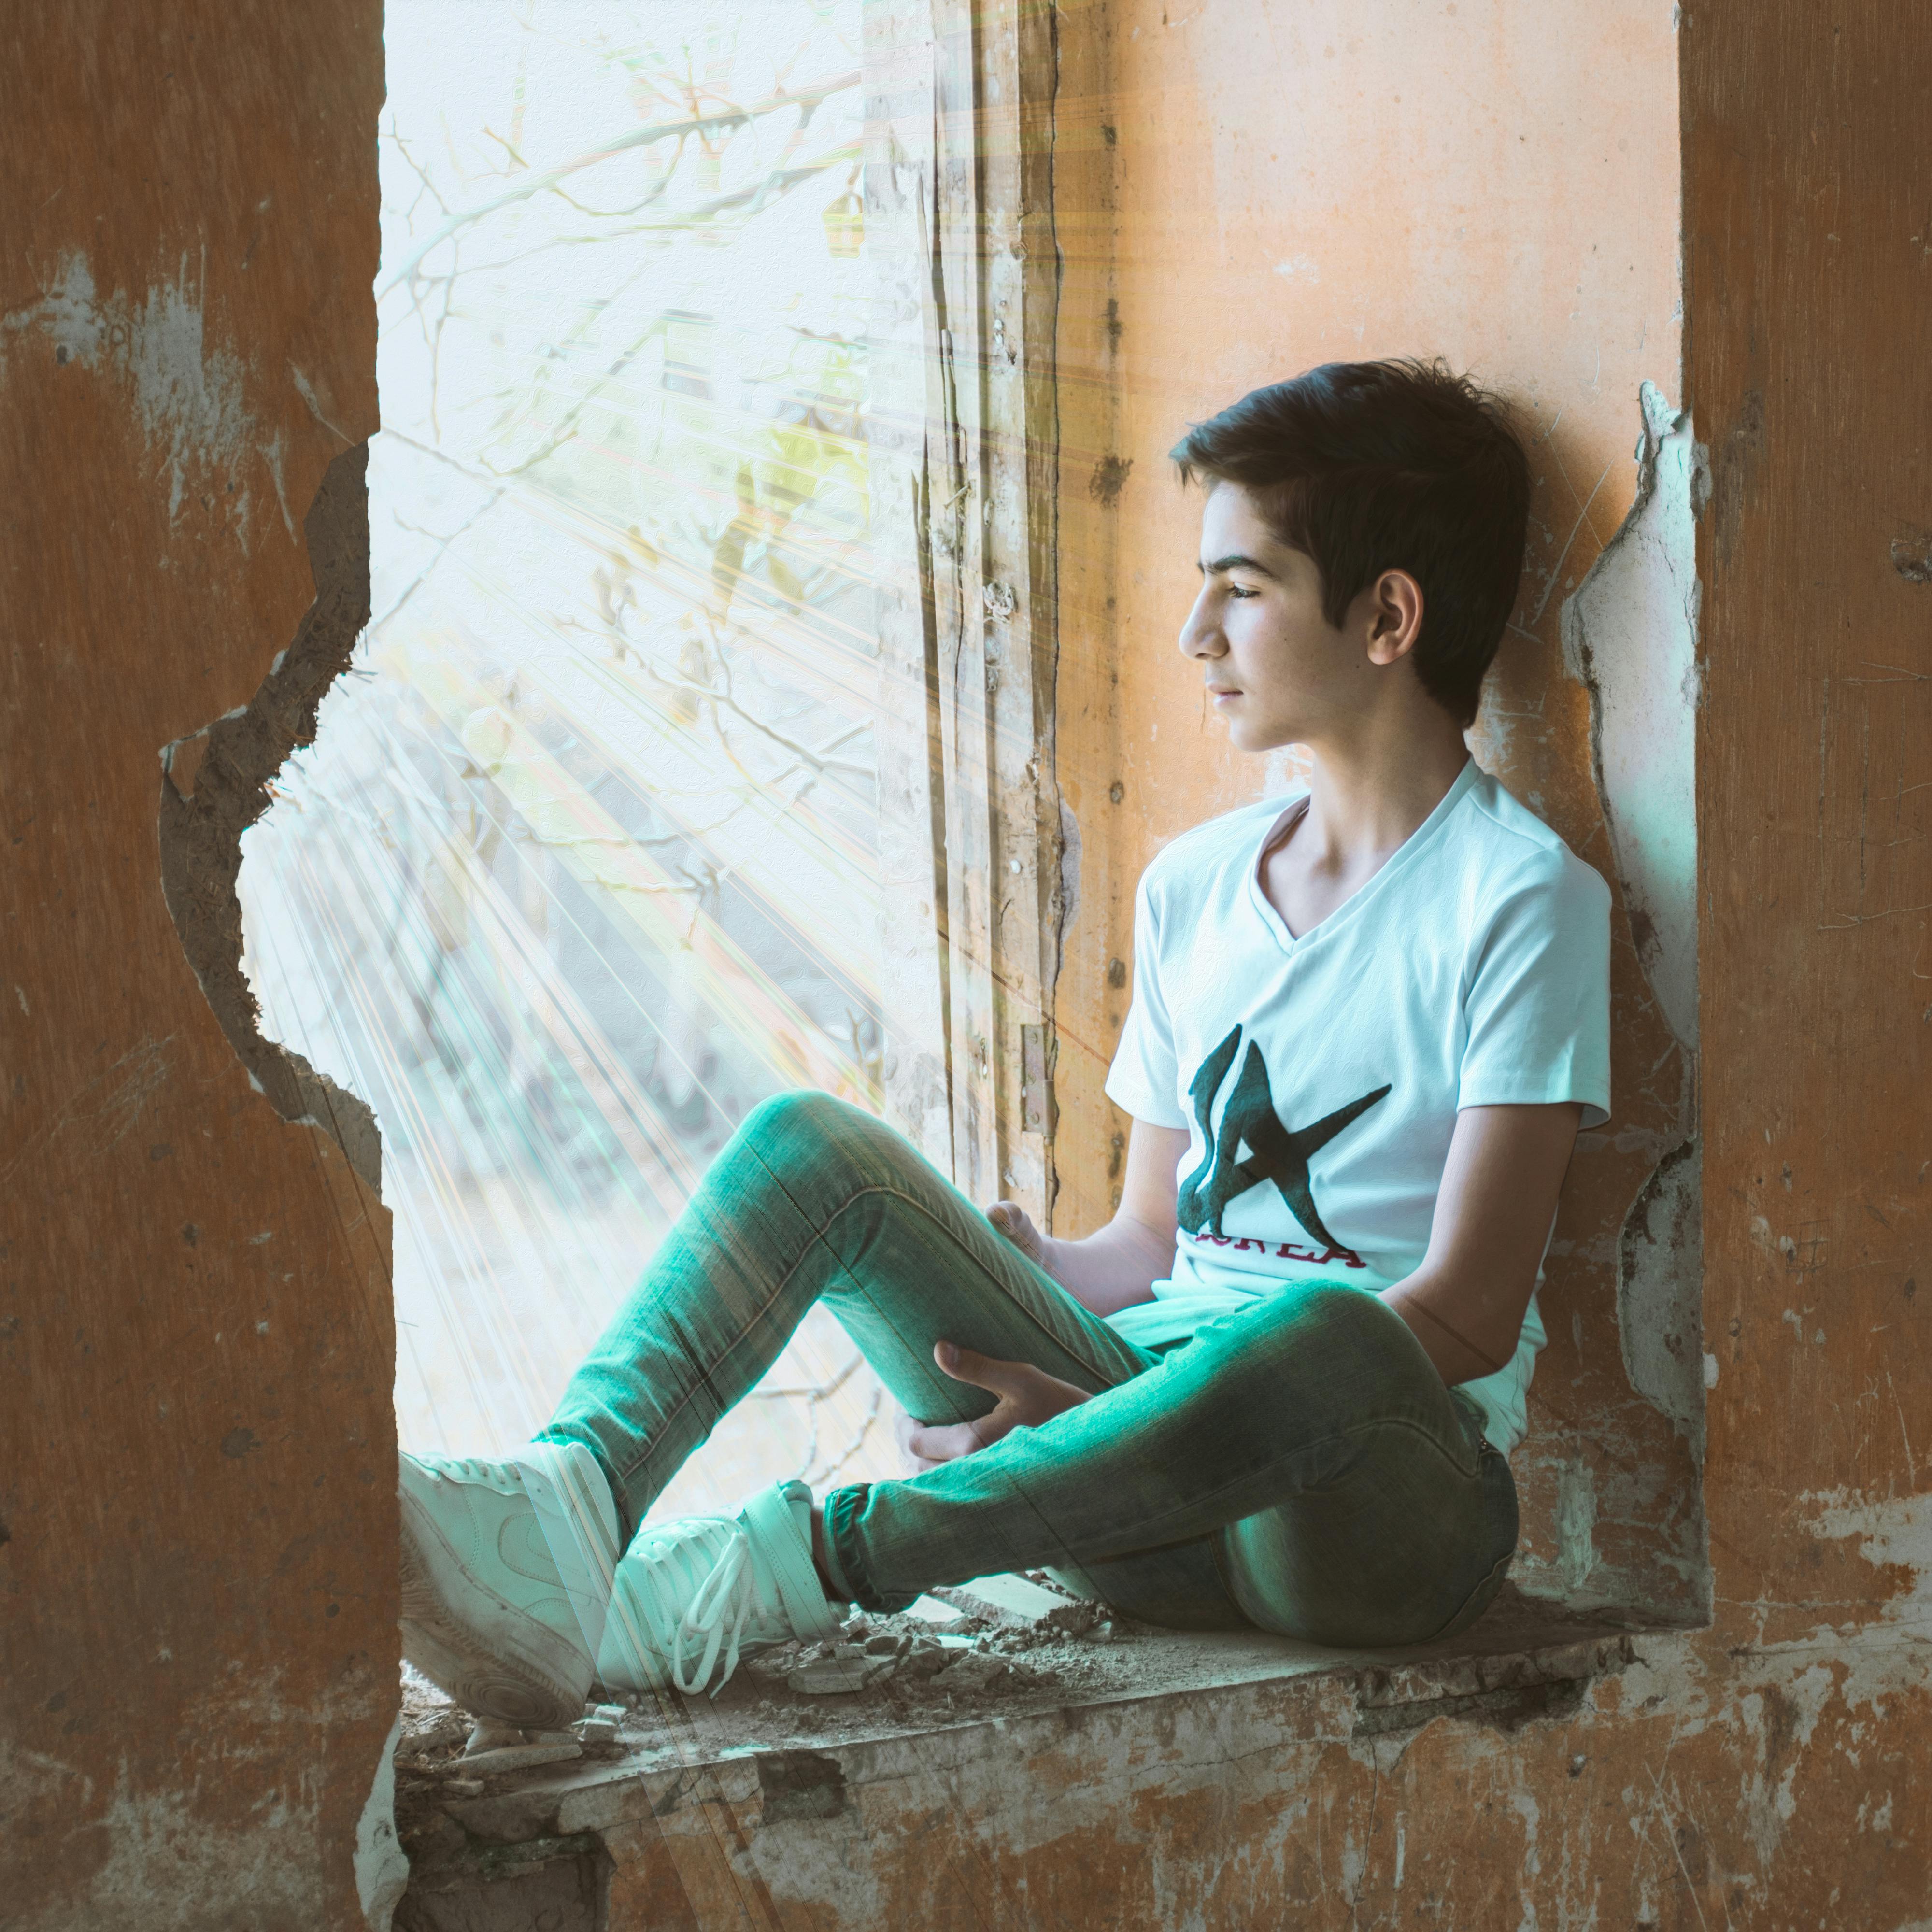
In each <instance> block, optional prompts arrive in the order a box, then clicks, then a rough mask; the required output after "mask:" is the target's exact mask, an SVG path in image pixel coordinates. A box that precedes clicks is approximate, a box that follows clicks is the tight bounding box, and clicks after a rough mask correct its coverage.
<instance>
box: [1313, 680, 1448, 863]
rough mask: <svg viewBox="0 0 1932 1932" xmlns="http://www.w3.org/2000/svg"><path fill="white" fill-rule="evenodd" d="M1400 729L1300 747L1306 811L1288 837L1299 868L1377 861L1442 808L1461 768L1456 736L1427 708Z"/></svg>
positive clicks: (1438, 712) (1436, 710)
mask: <svg viewBox="0 0 1932 1932" xmlns="http://www.w3.org/2000/svg"><path fill="white" fill-rule="evenodd" d="M1377 722H1379V723H1385V722H1386V721H1377ZM1403 724H1404V725H1405V726H1406V728H1403V729H1400V730H1389V729H1387V728H1384V729H1381V730H1377V729H1374V728H1373V727H1371V728H1370V729H1367V730H1363V731H1361V732H1359V733H1357V734H1355V736H1352V738H1350V739H1347V740H1343V741H1331V742H1327V743H1324V744H1320V745H1310V747H1309V750H1310V753H1311V754H1312V758H1313V769H1312V770H1311V772H1310V777H1309V784H1308V789H1309V801H1308V809H1307V812H1306V813H1305V814H1303V816H1302V817H1301V820H1300V822H1299V823H1298V825H1297V826H1296V827H1295V833H1294V838H1295V842H1296V844H1298V845H1299V846H1301V854H1300V856H1301V860H1302V862H1303V863H1304V864H1307V863H1310V862H1313V863H1314V864H1316V865H1320V866H1321V867H1322V869H1324V870H1325V871H1327V870H1333V871H1338V872H1347V871H1352V870H1353V869H1354V868H1355V867H1356V866H1358V865H1361V864H1362V863H1364V862H1379V861H1380V860H1381V859H1385V858H1386V857H1387V856H1388V855H1389V853H1391V852H1393V851H1394V850H1395V849H1396V848H1397V847H1398V846H1400V844H1403V842H1404V841H1406V839H1408V838H1410V837H1411V836H1412V835H1413V834H1414V833H1415V831H1416V830H1417V829H1418V827H1419V826H1421V824H1422V823H1423V821H1424V820H1425V819H1427V817H1428V816H1429V814H1430V813H1431V812H1432V811H1434V810H1435V809H1436V807H1437V805H1440V804H1441V803H1442V800H1443V799H1444V797H1445V796H1446V795H1447V794H1448V790H1449V788H1450V787H1451V785H1453V784H1454V783H1455V782H1456V780H1457V778H1458V777H1459V776H1460V774H1461V772H1462V769H1463V766H1465V765H1466V763H1468V762H1469V747H1468V745H1466V744H1465V743H1464V742H1463V733H1462V730H1461V728H1460V727H1459V726H1458V725H1457V723H1456V722H1455V721H1454V719H1453V718H1451V716H1450V715H1449V714H1448V712H1446V711H1444V710H1442V709H1441V708H1440V707H1439V706H1437V705H1436V704H1434V703H1430V706H1429V708H1428V711H1427V712H1426V713H1424V714H1423V715H1421V716H1415V715H1412V716H1411V717H1410V718H1408V719H1406V720H1404V721H1403Z"/></svg>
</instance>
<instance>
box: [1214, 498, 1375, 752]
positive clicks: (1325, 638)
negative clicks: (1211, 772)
mask: <svg viewBox="0 0 1932 1932" xmlns="http://www.w3.org/2000/svg"><path fill="white" fill-rule="evenodd" d="M1367 594H1368V593H1367V592H1365V593H1364V595H1365V596H1366V595H1367ZM1356 614H1357V613H1355V611H1354V610H1351V611H1350V612H1349V615H1348V616H1347V617H1346V618H1345V619H1344V620H1343V621H1344V628H1343V629H1341V630H1339V631H1338V630H1337V629H1335V628H1334V627H1333V626H1332V625H1331V624H1330V623H1329V622H1328V619H1327V618H1326V617H1325V616H1323V615H1322V577H1321V573H1320V571H1318V570H1317V569H1316V567H1315V560H1314V559H1313V557H1310V556H1307V554H1306V553H1304V552H1303V551H1301V550H1294V549H1291V548H1290V547H1289V545H1288V544H1285V543H1283V541H1282V540H1281V538H1280V537H1278V536H1277V535H1275V533H1274V531H1273V529H1271V527H1270V526H1269V524H1268V520H1267V519H1266V518H1265V517H1264V516H1263V515H1262V512H1261V511H1260V509H1259V507H1258V505H1256V502H1255V499H1254V498H1253V496H1250V493H1248V491H1247V490H1245V489H1244V487H1242V486H1241V484H1238V483H1217V484H1215V485H1214V487H1213V489H1211V490H1210V491H1209V492H1208V501H1207V504H1206V506H1205V508H1203V510H1202V514H1201V594H1200V595H1199V596H1198V597H1196V598H1195V600H1194V608H1193V610H1191V611H1190V612H1189V613H1188V616H1187V622H1186V623H1185V624H1184V625H1182V626H1181V640H1180V642H1181V651H1182V652H1183V654H1184V655H1186V656H1187V657H1190V658H1193V659H1194V661H1196V663H1197V664H1199V666H1200V667H1201V672H1202V677H1203V679H1205V682H1206V684H1207V687H1208V702H1209V703H1210V704H1211V706H1213V708H1214V710H1215V712H1217V714H1218V715H1220V716H1221V717H1222V718H1225V719H1226V721H1227V725H1228V736H1229V741H1230V742H1232V744H1233V745H1234V746H1235V749H1236V750H1237V751H1269V750H1271V749H1272V748H1274V746H1276V745H1288V744H1313V745H1319V744H1321V743H1322V742H1324V741H1325V740H1327V739H1330V738H1331V737H1333V736H1334V735H1335V734H1336V733H1337V731H1338V730H1340V731H1342V732H1344V733H1346V731H1347V730H1348V728H1349V725H1350V724H1351V723H1352V722H1353V721H1355V720H1357V719H1358V718H1360V717H1361V714H1362V712H1364V709H1365V708H1366V707H1367V706H1371V705H1373V703H1375V701H1376V699H1377V697H1379V695H1380V691H1379V688H1378V685H1379V673H1381V671H1382V668H1383V667H1382V666H1381V665H1379V664H1377V663H1376V661H1375V659H1376V656H1378V655H1380V653H1379V652H1373V651H1372V649H1370V648H1368V647H1367V646H1368V639H1367V636H1366V634H1364V635H1362V636H1358V635H1357V634H1356V631H1358V629H1363V630H1364V631H1365V627H1364V626H1358V625H1356V624H1355V621H1354V620H1355V616H1356Z"/></svg>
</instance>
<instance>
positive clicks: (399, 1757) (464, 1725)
mask: <svg viewBox="0 0 1932 1932" xmlns="http://www.w3.org/2000/svg"><path fill="white" fill-rule="evenodd" d="M405 1722H406V1723H407V1717H406V1718H405ZM468 1736H469V1721H468V1720H467V1719H466V1718H464V1717H463V1715H462V1713H461V1712H458V1711H455V1710H452V1709H447V1708H446V1709H443V1710H440V1711H437V1712H434V1714H433V1715H431V1718H430V1719H429V1721H428V1723H427V1724H424V1725H423V1726H422V1727H421V1728H420V1729H419V1730H405V1731H404V1733H403V1735H402V1736H401V1737H400V1738H398V1739H397V1740H396V1762H397V1763H398V1764H408V1763H411V1762H412V1761H413V1760H415V1759H417V1758H424V1757H440V1755H441V1754H443V1752H445V1751H454V1750H455V1748H457V1747H458V1745H461V1744H462V1743H463V1741H464V1740H465V1739H466V1738H467V1737H468Z"/></svg>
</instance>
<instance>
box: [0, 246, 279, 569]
mask: <svg viewBox="0 0 1932 1932" xmlns="http://www.w3.org/2000/svg"><path fill="white" fill-rule="evenodd" d="M206 280H207V276H206V265H205V262H203V263H200V264H199V266H191V265H190V262H189V260H187V257H182V258H181V260H180V261H179V262H178V263H177V265H176V266H175V271H174V272H173V274H172V275H170V276H169V277H167V278H165V279H163V280H162V281H157V282H156V283H154V284H153V285H152V286H151V287H149V288H148V289H147V290H145V292H144V293H142V294H141V295H140V296H132V297H130V296H129V295H128V294H127V292H126V291H125V290H120V289H117V290H115V292H114V293H113V294H112V295H109V296H103V295H101V293H99V291H98V290H97V289H96V287H95V280H94V272H93V269H92V267H91V266H90V265H89V260H88V258H87V257H86V255H85V254H80V253H77V252H76V253H70V254H65V255H64V256H62V257H61V259H60V261H59V263H58V266H57V267H56V269H55V271H54V272H53V274H52V276H51V277H50V278H49V280H48V281H47V282H46V285H45V290H44V293H43V294H42V296H41V297H40V300H39V301H38V302H34V303H31V304H29V305H26V306H25V307H23V308H17V309H15V310H13V311H10V312H9V313H8V314H6V315H5V316H4V317H0V385H5V384H6V383H10V382H13V381H17V380H20V378H21V377H22V376H23V374H24V373H25V371H26V354H27V349H28V343H29V341H30V340H37V342H38V343H39V344H40V345H41V346H42V347H44V348H45V349H46V350H49V351H50V352H51V359H52V365H53V368H52V371H50V372H48V373H49V374H52V375H53V376H55V377H58V371H61V370H62V369H64V368H68V367H69V366H70V365H72V366H77V367H79V368H84V369H88V370H90V371H94V372H95V373H96V374H100V373H103V372H109V373H112V374H114V375H115V376H117V377H119V378H121V380H123V381H124V382H125V383H127V386H129V388H130V390H131V392H132V399H133V408H134V413H135V417H136V421H137V422H138V423H139V426H140V429H141V434H142V438H143V440H145V443H146V445H147V447H148V450H149V451H150V452H151V453H154V454H155V455H157V456H158V458H159V460H158V463H157V467H156V469H155V472H154V473H155V475H156V476H157V478H160V479H162V480H164V481H165V483H166V489H167V514H168V520H169V523H178V522H179V520H180V519H181V514H182V511H183V509H184V507H185V506H186V505H187V502H188V499H190V497H191V496H192V497H196V498H199V499H200V501H201V503H202V507H203V508H205V509H211V510H218V512H219V516H220V520H221V522H222V523H224V524H225V525H226V527H227V528H228V529H230V530H231V531H232V532H233V534H234V535H235V538H236V541H237V542H238V543H239V544H240V545H241V547H242V553H243V554H244V555H246V554H247V553H248V550H249V548H250V547H251V544H252V542H253V541H254V536H255V534H256V529H255V526H256V524H257V522H258V521H259V520H260V512H259V511H257V508H256V507H255V501H254V487H253V478H254V469H255V466H256V465H257V463H258V462H259V463H260V464H261V465H262V466H263V467H264V468H265V469H266V475H267V476H268V478H269V481H270V482H271V483H272V486H273V489H274V493H275V499H276V502H277V503H278V505H279V508H280V520H281V522H282V523H284V525H285V526H287V531H288V534H289V535H290V538H291V539H292V540H293V538H294V537H295V535H296V529H295V523H294V520H293V517H291V516H290V514H289V505H288V496H287V490H286V488H285V487H284V481H283V475H282V460H283V448H284V443H283V436H282V433H281V431H279V430H266V429H264V428H263V427H262V426H261V425H260V424H259V423H258V422H257V420H256V418H255V416H254V413H252V411H251V409H250V407H249V406H248V403H247V401H246V400H245V396H244V389H245V381H244V377H245V371H244V369H243V367H242V360H241V359H240V357H239V356H237V355H236V353H235V351H234V350H233V349H232V348H230V347H229V346H228V345H227V344H226V343H225V342H216V343H212V344H211V342H210V341H209V340H208V324H207V317H206V314H205V300H206Z"/></svg>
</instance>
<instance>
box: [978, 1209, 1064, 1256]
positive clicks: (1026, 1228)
mask: <svg viewBox="0 0 1932 1932" xmlns="http://www.w3.org/2000/svg"><path fill="white" fill-rule="evenodd" d="M986 1219H987V1220H989V1221H990V1222H991V1223H992V1224H993V1227H994V1229H995V1232H998V1233H999V1234H1001V1235H1004V1236H1005V1237H1006V1238H1007V1240H1008V1241H1010V1242H1012V1244H1013V1246H1014V1247H1016V1248H1017V1249H1019V1251H1020V1253H1022V1254H1023V1255H1025V1256H1026V1258H1027V1259H1028V1261H1030V1262H1032V1263H1033V1265H1034V1267H1035V1268H1043V1269H1045V1270H1046V1273H1047V1274H1052V1273H1053V1269H1052V1265H1050V1264H1049V1262H1048V1260H1047V1258H1046V1236H1045V1235H1043V1234H1042V1233H1041V1232H1040V1230H1039V1229H1037V1228H1036V1227H1035V1226H1034V1224H1033V1217H1032V1216H1031V1214H1028V1212H1027V1211H1026V1210H1025V1208H1022V1206H1021V1205H1020V1204H1019V1202H1017V1201H995V1202H994V1203H993V1205H992V1206H991V1207H990V1208H987V1209H986Z"/></svg>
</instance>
